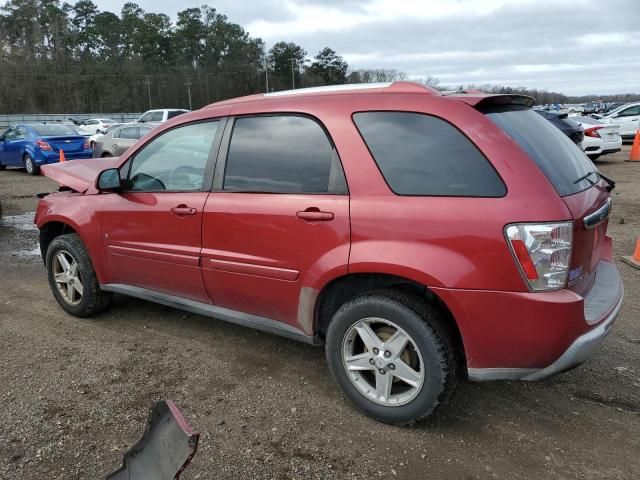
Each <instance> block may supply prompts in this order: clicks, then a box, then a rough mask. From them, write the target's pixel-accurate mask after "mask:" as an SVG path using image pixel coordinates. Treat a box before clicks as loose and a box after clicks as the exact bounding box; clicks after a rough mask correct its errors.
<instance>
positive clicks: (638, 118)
mask: <svg viewBox="0 0 640 480" xmlns="http://www.w3.org/2000/svg"><path fill="white" fill-rule="evenodd" d="M594 117H596V118H599V119H600V120H601V121H602V123H610V124H612V125H620V135H622V137H623V138H624V139H625V140H633V138H634V136H635V134H636V131H638V130H639V129H640V102H634V103H627V104H626V105H622V106H621V107H618V108H616V109H614V110H611V111H610V112H607V113H605V114H602V115H594Z"/></svg>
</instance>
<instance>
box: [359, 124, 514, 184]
mask: <svg viewBox="0 0 640 480" xmlns="http://www.w3.org/2000/svg"><path fill="white" fill-rule="evenodd" d="M353 120H354V122H355V123H356V126H357V127H358V130H359V131H360V134H361V135H362V138H363V139H364V141H365V143H366V144H367V147H368V148H369V151H370V152H371V155H372V156H373V158H374V160H375V162H376V164H377V165H378V168H379V169H380V172H381V173H382V175H383V176H384V178H385V180H386V182H387V184H388V185H389V188H391V190H392V191H393V192H394V193H396V194H398V195H415V196H451V197H502V196H504V195H505V194H506V192H507V190H506V188H505V186H504V183H502V180H501V179H500V177H499V176H498V174H497V172H496V171H495V170H494V169H493V166H492V165H491V164H490V163H489V162H488V161H487V159H486V158H485V157H484V155H483V154H482V153H481V152H480V151H479V150H478V148H477V147H476V146H475V145H474V144H473V143H471V141H470V140H469V139H468V138H467V137H465V136H464V134H463V133H462V132H460V130H458V129H457V128H456V127H454V126H453V125H451V124H450V123H448V122H446V121H444V120H442V119H440V118H437V117H433V116H431V115H425V114H421V113H411V112H362V113H356V114H355V115H354V116H353Z"/></svg>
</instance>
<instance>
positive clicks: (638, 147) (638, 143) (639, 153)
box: [627, 130, 640, 162]
mask: <svg viewBox="0 0 640 480" xmlns="http://www.w3.org/2000/svg"><path fill="white" fill-rule="evenodd" d="M627 162H640V130H636V137H635V138H634V139H633V146H632V147H631V153H630V154H629V160H627Z"/></svg>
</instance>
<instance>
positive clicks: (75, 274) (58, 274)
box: [53, 250, 84, 305]
mask: <svg viewBox="0 0 640 480" xmlns="http://www.w3.org/2000/svg"><path fill="white" fill-rule="evenodd" d="M53 278H54V279H55V282H56V287H57V288H58V291H59V292H60V295H61V296H62V298H64V300H65V301H66V302H67V303H68V304H69V305H78V304H79V303H80V302H81V301H82V294H83V292H84V286H83V284H82V277H81V275H80V270H79V268H78V262H77V261H76V260H75V258H73V256H72V255H71V254H70V253H69V252H67V251H66V250H60V251H59V252H57V253H56V254H55V256H54V257H53Z"/></svg>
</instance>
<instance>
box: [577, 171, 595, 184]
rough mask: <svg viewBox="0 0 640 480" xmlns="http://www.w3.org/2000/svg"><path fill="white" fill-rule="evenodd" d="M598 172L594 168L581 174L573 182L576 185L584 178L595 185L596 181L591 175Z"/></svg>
mask: <svg viewBox="0 0 640 480" xmlns="http://www.w3.org/2000/svg"><path fill="white" fill-rule="evenodd" d="M597 173H598V172H596V171H595V170H592V171H590V172H587V173H585V174H584V175H583V176H581V177H580V178H578V179H577V180H576V181H575V182H573V184H574V185H575V184H576V183H580V182H581V181H583V180H586V181H587V182H589V183H590V184H591V185H595V184H596V182H594V181H593V180H591V179H590V178H589V177H590V176H591V175H594V174H597Z"/></svg>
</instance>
